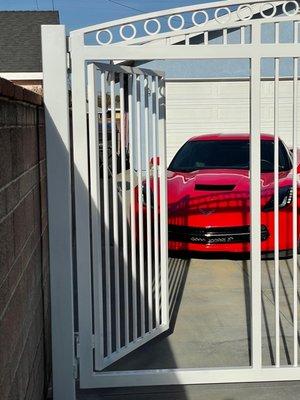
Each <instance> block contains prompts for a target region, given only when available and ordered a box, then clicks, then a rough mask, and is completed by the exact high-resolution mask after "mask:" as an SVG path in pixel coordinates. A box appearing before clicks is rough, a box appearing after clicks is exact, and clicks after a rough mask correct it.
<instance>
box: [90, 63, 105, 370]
mask: <svg viewBox="0 0 300 400" xmlns="http://www.w3.org/2000/svg"><path fill="white" fill-rule="evenodd" d="M96 74H97V69H96V66H95V65H94V64H90V65H89V66H88V106H89V149H90V185H91V188H90V193H91V224H92V244H93V246H92V249H93V254H92V266H93V276H94V279H95V283H94V285H93V294H94V309H95V315H96V318H95V319H94V325H95V334H96V335H97V338H98V337H99V340H96V341H95V351H96V352H97V354H98V355H99V358H100V361H103V359H104V319H103V311H104V310H103V285H102V276H103V275H102V268H103V263H102V235H101V219H102V215H101V197H100V168H99V167H100V162H99V161H100V160H99V125H98V112H97V84H96ZM96 367H98V368H100V369H102V368H103V364H102V363H101V362H100V363H99V364H98V363H97V364H96Z"/></svg>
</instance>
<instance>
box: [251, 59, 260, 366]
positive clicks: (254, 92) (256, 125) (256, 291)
mask: <svg viewBox="0 0 300 400" xmlns="http://www.w3.org/2000/svg"><path fill="white" fill-rule="evenodd" d="M260 85H261V82H260V58H258V57H257V58H252V59H251V99H250V104H251V110H250V132H251V146H250V160H251V168H250V176H251V195H250V197H251V282H252V285H251V288H252V291H251V294H252V296H251V305H252V366H253V368H255V369H260V368H261V363H262V358H261V227H260V225H261V210H260V208H261V199H260V196H261V183H260V175H261V166H260V163H261V146H260V106H261V98H260Z"/></svg>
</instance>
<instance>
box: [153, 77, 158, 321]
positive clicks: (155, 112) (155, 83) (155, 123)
mask: <svg viewBox="0 0 300 400" xmlns="http://www.w3.org/2000/svg"><path fill="white" fill-rule="evenodd" d="M157 97H158V77H154V79H153V80H152V101H153V108H152V119H153V149H152V151H153V204H154V210H153V214H154V271H155V272H154V273H155V326H156V327H157V326H158V325H159V247H158V246H159V245H158V243H159V236H158V235H159V231H158V176H157V131H158V107H157V106H158V102H157Z"/></svg>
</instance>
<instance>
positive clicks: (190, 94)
mask: <svg viewBox="0 0 300 400" xmlns="http://www.w3.org/2000/svg"><path fill="white" fill-rule="evenodd" d="M299 86H300V85H298V89H299V90H298V98H300V87H299ZM166 88H167V90H166V96H167V158H168V162H170V161H171V160H172V158H173V156H174V155H175V153H176V152H177V150H178V149H179V148H180V146H181V145H182V144H183V143H185V141H186V140H188V139H189V138H190V137H192V136H195V135H198V134H201V133H218V132H233V133H235V132H236V133H245V132H249V113H250V107H249V99H250V89H249V81H247V80H241V79H239V80H237V79H236V80H235V79H231V80H196V81H191V80H187V81H184V80H181V81H175V80H173V81H168V82H167V85H166ZM279 96H280V106H279V109H280V111H279V135H280V137H281V138H282V139H283V140H284V141H285V143H286V144H287V145H288V146H290V145H291V144H292V126H293V125H292V121H293V112H292V111H293V110H292V107H293V102H292V99H293V84H292V81H290V80H282V81H280V86H279ZM261 97H262V100H261V123H262V128H261V132H263V133H273V129H274V127H273V124H274V82H272V81H268V80H264V81H262V82H261ZM298 104H299V107H300V99H299V101H298ZM299 107H298V108H299ZM299 111H300V110H299ZM298 120H299V122H298V126H299V129H298V138H299V139H298V140H299V144H300V137H299V134H300V112H298Z"/></svg>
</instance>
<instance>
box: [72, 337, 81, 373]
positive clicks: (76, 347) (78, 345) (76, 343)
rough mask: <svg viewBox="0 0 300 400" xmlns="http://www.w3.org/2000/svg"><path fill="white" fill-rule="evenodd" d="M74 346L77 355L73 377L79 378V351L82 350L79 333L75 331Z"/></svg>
mask: <svg viewBox="0 0 300 400" xmlns="http://www.w3.org/2000/svg"><path fill="white" fill-rule="evenodd" d="M74 346H75V357H74V363H73V377H74V379H78V378H79V354H80V353H79V351H80V341H79V333H78V332H75V333H74Z"/></svg>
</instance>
